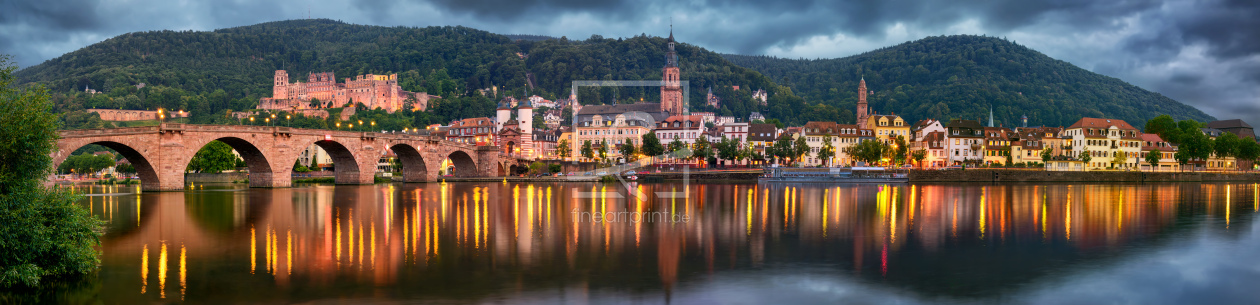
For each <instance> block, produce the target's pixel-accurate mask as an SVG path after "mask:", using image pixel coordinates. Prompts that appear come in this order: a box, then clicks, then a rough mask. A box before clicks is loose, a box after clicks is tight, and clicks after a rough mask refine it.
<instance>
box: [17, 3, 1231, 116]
mask: <svg viewBox="0 0 1260 305" xmlns="http://www.w3.org/2000/svg"><path fill="white" fill-rule="evenodd" d="M653 34H654V35H660V36H665V35H667V34H668V33H667V32H662V33H653ZM682 40H684V41H685V40H686V39H682ZM665 49H666V42H665V39H664V38H661V37H655V36H652V37H649V36H646V35H640V36H636V37H630V38H617V39H611V38H603V37H600V36H598V35H596V36H591V37H589V38H586V39H584V40H571V39H568V38H567V37H561V38H558V39H554V38H549V37H545V36H532V35H510V36H505V35H499V34H494V33H489V32H485V31H480V30H476V29H471V28H465V27H426V28H412V27H380V26H367V25H353V24H346V23H342V22H338V21H333V20H290V21H279V22H269V23H261V24H257V25H251V26H244V27H237V28H229V29H220V30H215V31H209V32H197V31H182V32H175V31H152V32H138V33H129V34H124V35H120V36H117V37H114V38H110V39H107V40H105V41H102V42H100V43H96V44H93V45H91V46H88V47H85V48H83V49H80V50H77V51H74V52H71V53H67V54H65V55H63V56H61V57H58V58H54V59H51V60H48V61H47V62H44V63H42V64H39V65H36V66H33V67H28V68H25V69H23V70H20V71H18V72H17V76H18V77H19V80H20V81H21V82H23V83H31V82H38V83H42V84H44V85H46V86H48V87H49V89H51V91H52V92H54V96H53V100H54V101H55V102H56V103H57V105H58V109H57V110H58V111H61V112H67V113H70V114H69V115H67V116H66V117H65V121H66V122H67V125H69V127H71V128H87V127H100V126H102V124H101V123H100V122H96V121H93V120H92V115H87V114H84V113H82V112H77V111H78V110H81V109H86V108H115V109H156V108H159V107H160V108H165V109H172V110H174V109H181V110H189V111H191V113H192V114H193V117H192V118H191V119H190V121H191V122H193V123H232V122H234V120H230V119H225V118H224V115H223V113H225V111H227V110H235V111H241V110H247V109H252V108H254V106H255V105H257V102H258V99H259V98H261V97H267V96H270V95H271V77H272V75H273V74H274V71H275V70H277V69H284V70H288V71H289V75H291V76H293V77H292V79H295V80H296V79H302V78H303V77H302V76H304V75H306V74H307V73H309V72H323V71H332V72H334V73H335V74H336V75H337V77H338V78H347V77H352V76H355V75H360V74H366V73H373V74H389V73H398V74H399V83H400V85H401V86H402V87H403V89H406V90H409V91H416V92H427V93H429V94H434V95H440V96H442V97H443V98H442V99H440V100H437V101H433V102H431V103H430V109H429V111H427V112H423V113H409V112H404V113H399V114H394V115H388V118H387V115H384V114H379V113H362V112H361V115H362V116H369V115H370V116H371V117H366V119H372V120H379V121H381V124H382V125H383V126H381V127H382V128H385V129H401V128H403V127H415V126H422V125H425V124H431V123H445V122H448V121H450V120H453V119H459V118H466V117H475V116H492V115H493V112H494V110H493V109H494V107H495V103H496V101H497V100H498V99H499V98H502V97H503V96H516V97H523V96H525V95H526V94H529V95H534V94H537V95H541V96H543V97H546V98H551V99H555V98H565V97H567V96H568V93H569V88H570V85H571V84H572V81H573V80H658V79H660V76H661V67H662V66H663V65H664V63H665V59H664V53H665ZM677 49H678V52H679V57H680V58H681V62H680V63H681V70H682V78H683V79H684V80H687V81H689V82H690V87H689V89H690V94H689V95H688V98H689V99H690V102H691V105H692V110H693V111H712V112H715V113H717V114H719V115H733V116H737V117H747V115H748V114H749V113H750V112H753V111H759V112H761V113H763V114H765V115H766V116H767V117H769V118H778V119H780V120H783V121H784V122H785V123H788V124H803V123H804V122H806V121H810V120H826V121H839V122H846V123H847V122H852V121H853V119H854V114H853V112H852V109H853V108H854V104H855V103H856V100H857V94H856V88H857V80H858V79H859V78H860V77H862V76H863V75H864V76H865V77H866V80H867V83H868V85H869V86H870V88H871V90H874V91H875V92H876V93H875V94H874V95H873V96H872V97H871V101H872V106H873V107H874V108H875V109H877V110H879V111H880V112H884V113H886V112H895V113H897V114H902V115H904V116H906V117H907V118H908V119H911V120H917V119H921V118H925V117H934V118H941V119H948V118H955V117H964V118H979V117H981V116H984V117H987V114H988V108H989V106H990V105H992V106H993V107H994V110H995V111H996V112H997V117H998V119H999V120H1000V121H1003V122H1005V123H1007V125H1010V124H1013V122H1014V120H1015V118H1017V117H1018V116H1019V115H1020V114H1024V113H1027V114H1028V116H1029V117H1030V118H1032V119H1031V123H1033V124H1043V123H1044V124H1049V125H1066V124H1070V123H1071V122H1073V121H1075V120H1076V119H1077V118H1079V117H1081V116H1104V117H1113V118H1120V119H1125V120H1131V121H1134V122H1140V121H1144V120H1145V119H1146V118H1150V117H1154V116H1156V115H1158V114H1165V113H1167V114H1172V115H1174V116H1175V117H1177V118H1178V119H1182V118H1192V119H1196V120H1200V121H1203V120H1207V119H1210V117H1209V116H1207V115H1206V114H1203V113H1202V112H1200V111H1198V110H1196V109H1193V108H1191V107H1189V106H1186V105H1183V104H1180V103H1178V102H1176V101H1173V100H1171V99H1168V98H1166V97H1163V96H1161V95H1158V94H1155V93H1151V92H1148V91H1145V90H1142V89H1140V88H1137V87H1134V86H1131V85H1128V84H1125V83H1124V82H1122V81H1119V80H1116V79H1114V78H1110V77H1105V76H1101V75H1098V74H1094V73H1091V72H1088V71H1085V70H1082V69H1079V68H1076V67H1074V66H1072V65H1070V64H1067V63H1065V62H1062V61H1058V60H1054V59H1050V58H1048V57H1046V56H1044V55H1042V54H1040V53H1037V52H1035V51H1032V50H1029V49H1027V48H1024V47H1022V46H1018V45H1015V44H1013V43H1009V42H1006V41H1003V40H1000V39H993V38H984V37H976V36H952V37H933V38H928V39H923V40H920V41H915V42H909V43H906V44H903V45H899V46H896V47H890V48H885V49H880V50H876V51H872V52H869V53H866V54H862V55H858V56H853V57H849V58H842V59H829V60H788V59H777V58H769V57H755V56H736V55H720V54H717V53H714V52H711V51H708V50H705V49H703V48H699V47H696V46H692V45H689V44H686V43H685V42H684V43H680V44H679V45H678V46H677ZM763 74H764V75H763ZM767 76H769V77H767ZM139 83H144V84H145V86H144V87H143V88H137V86H135V85H136V84H139ZM736 86H738V90H736V89H735V87H736ZM85 87H89V88H92V89H95V90H100V91H102V92H105V93H104V94H96V95H89V94H85V93H83V89H84V88H85ZM491 87H496V88H498V93H499V94H498V96H482V95H481V94H479V93H477V89H482V88H491ZM709 88H712V90H713V92H714V94H716V95H718V96H719V97H721V98H722V99H723V106H722V107H720V108H718V109H713V108H709V107H707V106H704V105H703V102H704V99H705V92H706V89H709ZM757 89H765V90H767V91H768V92H770V99H769V103H768V105H765V106H763V105H759V104H757V103H755V102H754V101H753V100H752V98H751V93H752V91H754V90H757ZM579 98H580V99H581V100H582V101H583V103H585V104H606V103H614V102H617V103H636V102H639V101H646V102H651V101H656V100H658V99H659V91H658V89H657V88H653V87H622V88H588V89H585V90H582V91H580V92H579ZM330 124H333V122H332V121H328V120H324V121H311V122H308V123H305V124H304V125H302V126H307V127H323V128H327V127H329V126H328V125H330Z"/></svg>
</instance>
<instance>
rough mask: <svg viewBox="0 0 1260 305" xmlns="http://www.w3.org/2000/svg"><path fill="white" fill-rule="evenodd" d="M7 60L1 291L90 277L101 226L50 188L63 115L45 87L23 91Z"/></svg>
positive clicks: (2, 87)
mask: <svg viewBox="0 0 1260 305" xmlns="http://www.w3.org/2000/svg"><path fill="white" fill-rule="evenodd" d="M14 70H16V67H14V66H12V65H10V64H9V57H8V56H4V55H0V287H10V286H35V285H39V282H40V280H41V279H43V278H45V277H49V276H73V275H83V274H86V273H88V272H91V271H92V270H94V269H96V265H97V264H98V263H99V262H100V258H99V254H98V253H97V252H96V249H95V248H94V247H95V246H96V245H98V244H100V235H101V232H100V230H101V228H102V222H101V221H100V220H98V219H96V218H95V217H93V216H92V214H91V212H90V211H88V210H87V209H86V208H84V207H83V206H80V205H79V204H78V203H77V202H78V200H79V198H81V197H80V196H78V195H75V194H73V193H71V192H70V191H69V190H68V189H64V188H59V187H53V188H47V187H44V185H43V183H44V179H45V177H47V176H48V174H49V173H51V172H52V169H53V168H52V157H51V155H50V153H51V152H52V150H53V149H55V148H56V146H55V142H54V141H55V140H56V139H57V128H58V123H57V116H56V115H55V114H53V113H52V103H51V102H49V100H48V91H47V90H45V89H44V88H43V87H24V88H18V87H17V86H16V85H15V84H14V82H15V79H14V77H13V74H12V73H13V71H14Z"/></svg>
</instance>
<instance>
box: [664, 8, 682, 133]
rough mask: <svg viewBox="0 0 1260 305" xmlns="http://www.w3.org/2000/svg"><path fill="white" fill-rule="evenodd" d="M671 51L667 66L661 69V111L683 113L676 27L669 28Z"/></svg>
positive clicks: (666, 60)
mask: <svg viewBox="0 0 1260 305" xmlns="http://www.w3.org/2000/svg"><path fill="white" fill-rule="evenodd" d="M667 42H668V43H669V51H667V52H665V68H662V69H661V82H662V83H663V84H662V86H661V111H665V112H669V114H671V115H682V114H683V109H684V107H683V93H682V85H681V82H682V79H681V78H680V77H679V74H680V73H679V71H678V52H676V51H674V29H673V26H670V30H669V39H668V40H667Z"/></svg>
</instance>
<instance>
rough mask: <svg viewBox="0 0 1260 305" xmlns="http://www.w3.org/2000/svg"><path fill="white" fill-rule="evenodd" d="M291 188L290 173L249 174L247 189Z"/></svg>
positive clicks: (291, 175) (291, 176)
mask: <svg viewBox="0 0 1260 305" xmlns="http://www.w3.org/2000/svg"><path fill="white" fill-rule="evenodd" d="M290 186H293V174H292V173H290V172H287V171H286V172H271V173H249V187H290Z"/></svg>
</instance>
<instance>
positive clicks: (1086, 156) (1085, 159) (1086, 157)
mask: <svg viewBox="0 0 1260 305" xmlns="http://www.w3.org/2000/svg"><path fill="white" fill-rule="evenodd" d="M1077 158H1080V159H1081V162H1085V167H1089V161H1090V160H1093V159H1094V157H1090V156H1089V151H1088V150H1083V151H1081V154H1080V155H1079V156H1077Z"/></svg>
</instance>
